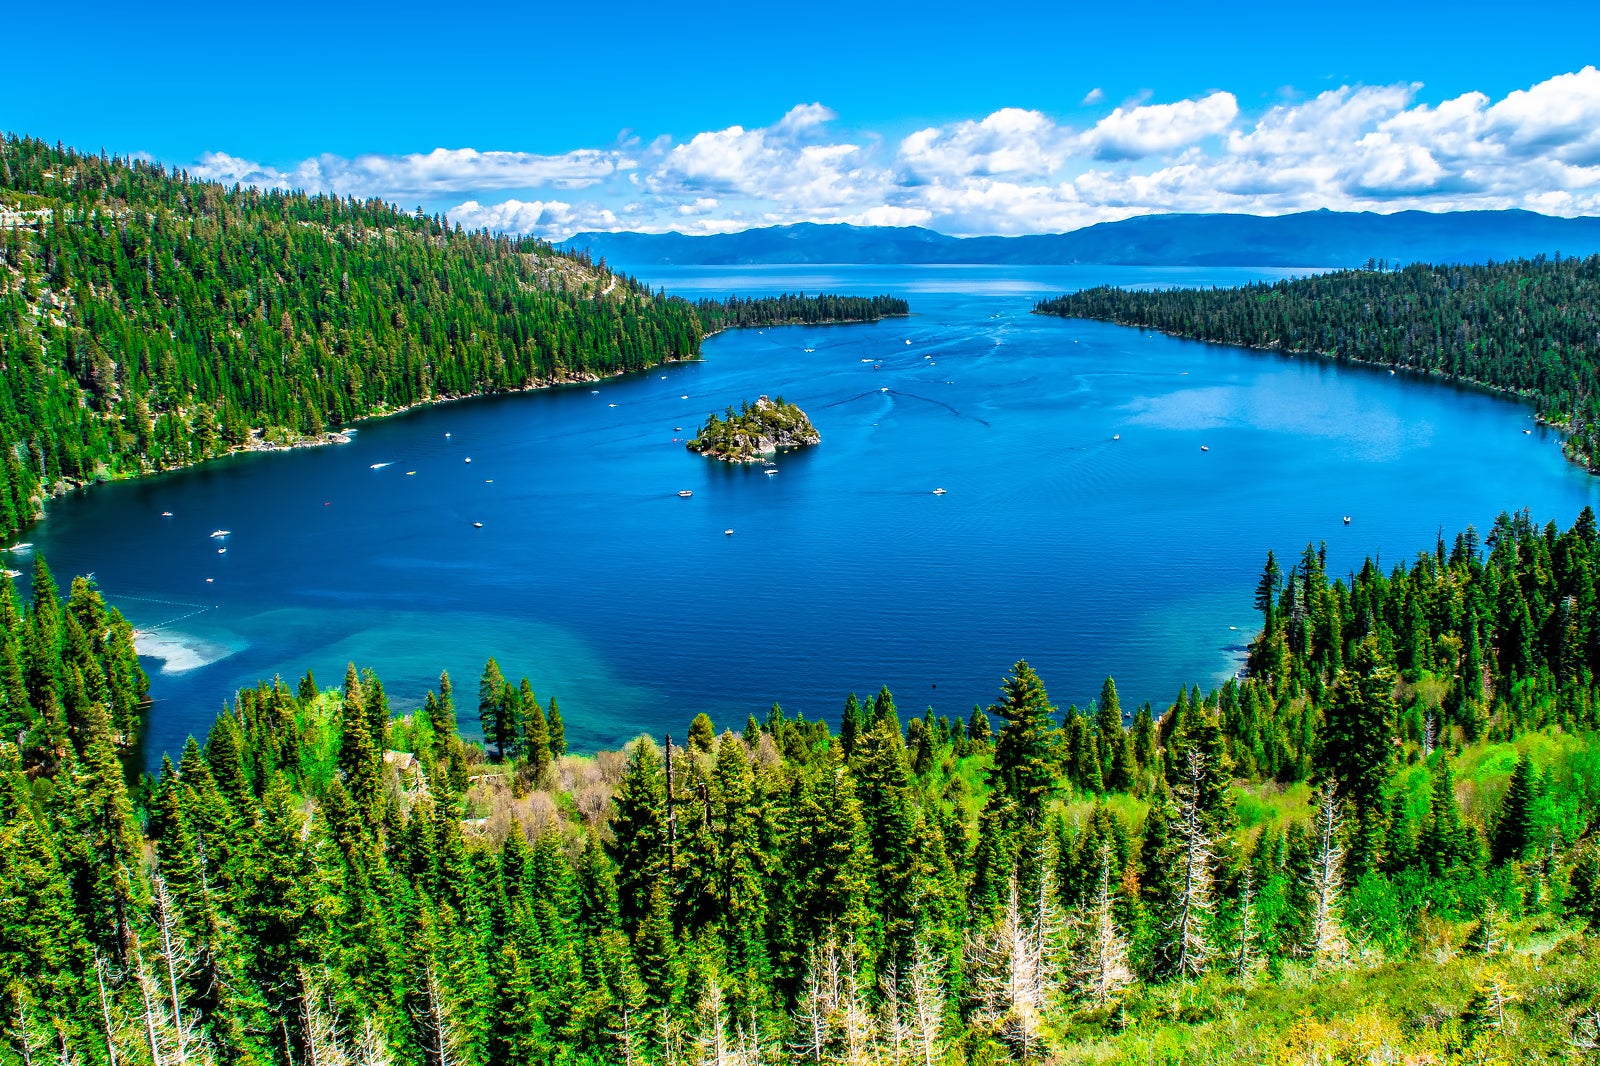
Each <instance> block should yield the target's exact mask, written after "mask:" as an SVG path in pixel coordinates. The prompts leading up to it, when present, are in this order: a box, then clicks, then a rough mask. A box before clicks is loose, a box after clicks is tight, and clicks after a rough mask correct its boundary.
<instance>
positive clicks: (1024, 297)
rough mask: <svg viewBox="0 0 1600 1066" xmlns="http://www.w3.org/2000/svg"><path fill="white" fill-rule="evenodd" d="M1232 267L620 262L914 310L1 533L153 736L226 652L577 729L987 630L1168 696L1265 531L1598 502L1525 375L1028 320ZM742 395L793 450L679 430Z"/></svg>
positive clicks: (714, 700)
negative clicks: (77, 622) (90, 614)
mask: <svg viewBox="0 0 1600 1066" xmlns="http://www.w3.org/2000/svg"><path fill="white" fill-rule="evenodd" d="M1257 276H1264V275H1262V274H1261V273H1259V272H1252V271H1239V270H1209V271H1206V270H1151V269H1145V270H1134V269H1112V268H1098V267H1097V268H1070V267H1069V268H1041V269H1036V270H1030V269H1024V268H965V267H934V268H813V269H805V270H796V269H795V268H781V269H773V268H760V269H757V268H742V269H739V268H734V269H728V270H706V269H699V268H697V269H695V270H693V271H690V270H687V269H683V270H677V271H672V270H662V271H654V272H653V277H652V280H653V281H659V282H661V283H662V284H664V285H665V286H666V287H667V288H668V289H669V290H671V291H680V292H683V293H684V294H686V295H690V296H695V295H701V294H705V293H715V294H726V293H728V292H734V291H737V292H739V293H741V294H757V293H761V292H777V291H782V290H786V289H787V290H791V291H792V290H794V289H797V288H804V289H806V290H808V291H818V290H819V289H823V288H826V289H827V290H829V291H850V292H858V293H865V294H870V293H877V292H893V293H896V294H899V295H904V296H906V297H907V298H908V299H910V300H911V302H912V308H913V310H914V312H916V313H915V314H914V316H913V317H912V318H910V319H903V320H895V321H889V322H884V323H879V324H876V325H870V326H833V327H816V328H809V327H786V328H782V329H773V330H765V331H761V332H757V331H744V332H736V333H728V334H724V335H722V336H719V337H716V338H713V339H711V340H710V341H708V342H707V344H706V346H705V359H704V360H703V361H702V362H699V363H696V364H690V365H683V366H677V367H670V368H663V369H661V370H658V371H655V372H652V373H649V374H644V375H639V376H636V377H633V378H628V379H619V380H615V381H610V382H607V383H604V384H601V385H597V386H594V387H593V388H592V389H591V388H590V387H577V388H567V389H560V390H549V391H545V392H540V393H533V394H524V395H518V396H509V397H496V398H489V399H484V400H475V401H465V402H460V403H452V404H446V405H441V406H438V407H435V408H431V409H428V410H424V411H417V412H412V413H409V414H406V415H403V416H400V417H397V418H393V419H388V420H384V421H380V422H373V423H368V424H365V425H363V426H361V427H360V431H359V433H358V434H357V435H356V438H355V440H354V442H353V443H351V444H349V445H344V446H339V447H332V448H322V449H311V450H304V451H297V452H293V453H288V454H281V455H256V456H241V457H237V458H233V459H229V460H225V461H221V462H218V463H213V464H210V465H208V466H205V467H202V468H199V469H196V470H191V471H185V472H180V473H176V474H172V475H166V476H162V477H159V478H154V479H150V480H147V481H143V482H139V483H133V484H118V485H106V486H100V487H97V488H95V489H93V490H91V491H88V492H85V493H81V494H78V495H75V496H73V497H71V498H69V499H65V500H61V501H57V502H55V503H53V504H52V506H51V507H50V514H49V517H48V519H47V520H46V521H44V522H43V523H41V524H39V525H38V526H36V527H35V528H34V529H32V530H30V531H29V533H28V534H27V535H26V539H29V540H31V541H33V542H34V543H35V544H36V545H37V546H38V548H39V549H41V550H43V551H46V552H48V553H49V558H50V561H51V565H52V567H53V568H54V569H55V570H56V572H57V573H58V575H60V576H62V577H63V578H65V577H66V576H67V575H68V574H71V573H81V572H86V571H93V572H94V573H95V576H96V580H97V581H98V582H99V584H100V586H101V587H102V588H103V589H104V590H105V592H106V593H107V595H108V596H109V597H110V598H111V599H113V600H114V601H115V602H117V603H118V604H119V605H120V606H122V608H123V609H124V611H125V612H126V613H127V614H128V615H129V616H130V618H132V619H133V621H134V623H135V624H136V625H138V626H140V627H142V628H145V629H147V630H151V631H152V636H151V637H149V638H148V639H147V641H146V644H145V646H146V647H147V648H148V649H149V650H151V651H153V652H157V653H159V654H160V655H161V656H164V658H154V657H153V658H148V659H146V661H145V665H146V668H147V669H148V670H150V672H151V674H152V690H153V694H154V696H155V698H156V707H155V710H154V712H153V715H152V720H151V728H150V737H149V741H150V743H149V750H150V752H151V756H152V758H159V753H160V752H161V751H163V750H169V749H171V748H174V747H176V746H177V745H180V744H181V743H182V741H183V738H184V737H185V736H186V735H188V734H190V733H202V732H203V730H204V729H205V727H206V725H207V724H208V723H209V721H210V720H211V718H212V717H213V716H214V715H215V713H216V711H217V710H218V708H220V706H221V705H222V702H223V700H224V699H225V698H227V696H228V695H229V694H230V693H231V692H232V691H233V690H234V689H235V688H236V687H237V686H239V685H242V684H248V683H251V682H253V681H255V680H256V679H258V678H264V677H266V678H269V677H271V676H272V675H273V674H274V673H281V674H282V675H283V676H284V677H285V679H287V680H290V681H293V680H294V678H296V677H298V676H299V675H300V674H301V673H302V672H303V671H304V670H305V669H306V668H308V667H309V668H311V669H313V670H314V671H315V672H316V675H317V677H318V678H319V680H321V681H322V682H324V683H334V682H337V681H338V680H339V679H340V678H341V677H342V676H343V671H344V664H345V663H346V662H347V661H349V660H354V661H355V662H357V663H358V664H360V665H363V666H372V667H374V668H376V669H377V670H378V672H379V673H380V675H381V676H382V677H383V678H384V681H385V685H386V688H387V690H388V692H389V695H390V698H391V701H392V702H393V703H394V705H395V706H396V708H397V709H398V708H404V707H408V706H414V705H415V704H417V703H418V702H420V699H421V696H422V694H423V692H424V691H425V690H426V689H427V688H428V687H430V686H431V685H433V684H434V679H435V678H436V677H437V674H438V672H439V670H440V669H442V668H448V669H449V670H450V672H451V674H452V676H453V677H454V678H455V679H456V682H457V686H458V689H459V691H460V694H461V697H462V699H461V703H462V704H463V705H465V704H467V703H474V704H475V692H476V679H477V674H478V672H479V671H480V670H481V668H482V665H483V660H484V658H485V656H487V655H490V654H492V655H495V656H496V657H497V658H498V659H499V660H500V662H501V665H502V667H503V668H504V670H505V672H506V673H507V674H508V675H510V676H512V677H514V678H515V677H520V676H521V675H523V674H527V675H528V676H529V678H530V679H531V681H532V683H533V685H534V688H535V690H536V691H537V692H538V693H539V695H540V696H541V697H545V698H548V697H549V696H552V695H554V696H556V697H558V698H559V700H560V702H561V705H562V708H563V711H564V714H565V716H566V719H567V723H568V734H569V737H570V738H571V740H572V742H573V743H574V744H575V745H576V746H578V747H580V748H593V747H596V746H601V745H609V744H615V743H617V742H620V741H622V740H625V739H626V738H628V737H630V736H632V735H635V734H637V733H639V732H641V731H645V730H652V731H655V732H657V733H661V732H665V731H667V730H675V731H681V730H682V729H683V728H684V727H685V726H686V724H687V722H688V720H689V718H690V717H691V716H692V715H693V714H695V713H696V712H698V711H702V710H704V711H708V712H710V713H711V714H712V716H713V717H714V718H715V719H716V720H717V722H718V724H719V726H720V725H731V726H734V727H735V728H738V727H741V726H742V724H743V722H744V719H745V716H746V715H747V714H750V713H755V714H757V715H763V714H764V713H765V711H766V709H767V708H768V707H770V706H771V704H772V703H773V701H775V700H776V701H779V702H781V703H782V704H783V706H784V707H785V709H786V710H788V711H790V712H794V711H804V712H805V713H806V715H807V716H809V717H814V716H816V715H828V716H833V715H836V714H837V712H838V710H839V708H840V707H841V706H842V703H843V700H844V697H845V695H846V693H848V692H849V691H851V690H856V691H858V692H862V693H866V692H871V691H876V690H877V688H878V686H879V685H880V684H885V683H887V684H888V685H889V686H890V688H891V689H892V690H893V691H894V693H895V695H896V698H897V701H898V702H899V704H900V706H901V708H902V713H903V714H906V713H916V712H920V711H921V710H922V709H923V708H924V707H925V706H929V705H932V706H933V707H935V708H936V709H937V710H938V711H939V712H940V713H952V714H954V713H962V714H964V713H966V712H968V711H970V709H971V707H972V705H973V703H974V702H978V701H984V702H987V701H989V700H990V699H992V698H993V696H994V694H995V692H996V691H997V688H998V685H999V682H1000V679H1001V677H1002V676H1003V675H1004V674H1005V673H1006V672H1007V670H1008V669H1009V667H1010V665H1011V664H1012V663H1013V662H1014V661H1015V660H1016V659H1017V658H1019V657H1026V658H1028V659H1029V660H1030V661H1032V662H1033V663H1034V665H1035V666H1036V667H1037V668H1038V669H1039V671H1040V673H1041V675H1042V676H1043V678H1044V680H1045V682H1046V684H1047V686H1048V687H1049V689H1050V691H1051V694H1052V696H1053V697H1054V698H1055V700H1056V702H1058V703H1060V704H1062V705H1065V704H1066V703H1068V702H1071V701H1076V702H1079V703H1086V702H1087V701H1088V700H1089V699H1090V698H1091V697H1092V696H1093V695H1094V694H1095V693H1096V692H1097V691H1098V689H1099V685H1100V682H1101V680H1102V679H1103V678H1104V677H1105V676H1106V675H1107V674H1108V673H1109V674H1112V675H1114V676H1115V677H1116V678H1117V682H1118V686H1119V688H1120V689H1121V690H1122V693H1123V699H1124V703H1125V704H1132V703H1134V702H1136V701H1142V700H1145V699H1150V700H1153V701H1157V702H1158V703H1164V702H1167V701H1170V699H1171V698H1172V696H1173V695H1174V694H1175V693H1176V691H1177V688H1178V686H1179V685H1180V684H1187V683H1191V682H1197V683H1199V684H1201V685H1202V686H1209V685H1210V684H1212V683H1214V682H1216V681H1218V680H1219V679H1221V678H1223V677H1226V676H1227V675H1228V674H1229V673H1230V672H1231V671H1232V670H1233V669H1234V667H1235V664H1236V662H1237V659H1238V654H1239V651H1240V649H1241V647H1242V645H1243V644H1244V642H1245V641H1246V640H1247V639H1248V638H1249V636H1250V635H1251V633H1252V632H1253V630H1254V626H1255V624H1256V619H1255V616H1254V614H1253V612H1252V610H1251V608H1250V602H1251V588H1252V586H1253V584H1254V581H1255V578H1256V576H1257V575H1258V574H1259V572H1260V568H1261V564H1262V561H1263V558H1264V556H1265V553H1266V551H1267V549H1268V548H1272V549H1274V550H1276V551H1277V552H1278V553H1279V556H1280V558H1283V557H1285V556H1288V557H1291V558H1292V557H1293V556H1295V555H1297V553H1298V552H1299V550H1300V549H1301V548H1303V547H1304V546H1305V544H1306V543H1307V542H1308V541H1312V542H1316V541H1324V540H1325V541H1326V542H1327V547H1328V558H1329V566H1330V569H1331V570H1332V571H1333V572H1335V573H1339V572H1343V571H1345V570H1348V569H1349V568H1350V567H1352V566H1355V565H1357V564H1358V563H1359V561H1360V560H1361V558H1363V557H1364V556H1365V555H1367V554H1368V553H1372V552H1379V553H1381V555H1382V558H1383V559H1384V560H1385V561H1386V562H1394V561H1399V560H1403V559H1409V558H1410V557H1411V556H1413V555H1414V554H1415V553H1416V552H1417V551H1419V550H1424V549H1431V548H1432V546H1433V543H1434V537H1435V535H1436V532H1437V531H1438V530H1440V529H1441V528H1442V529H1443V530H1445V531H1446V533H1447V534H1449V533H1453V531H1455V530H1456V529H1459V528H1461V527H1463V526H1465V525H1466V524H1467V523H1476V524H1477V525H1478V526H1479V527H1480V528H1486V527H1487V526H1488V524H1489V523H1490V522H1491V521H1492V520H1493V518H1494V516H1495V514H1496V513H1498V512H1499V511H1501V510H1509V509H1518V508H1522V507H1527V508H1530V509H1531V511H1532V513H1533V515H1534V516H1535V518H1537V519H1538V520H1539V521H1541V522H1542V521H1545V520H1548V519H1555V520H1556V521H1557V522H1559V523H1561V524H1563V525H1565V524H1567V523H1570V522H1571V521H1572V519H1573V518H1574V517H1576V515H1577V514H1578V512H1579V510H1580V509H1581V508H1582V507H1583V506H1584V505H1586V504H1589V505H1594V504H1600V479H1595V478H1591V477H1589V476H1587V475H1585V474H1584V473H1582V472H1581V471H1579V470H1577V469H1575V468H1573V467H1572V466H1570V465H1569V464H1567V463H1566V462H1565V461H1564V460H1563V459H1562V457H1561V454H1560V448H1559V442H1558V440H1557V439H1556V437H1555V436H1554V435H1553V434H1550V433H1548V432H1546V431H1544V430H1542V429H1540V428H1539V427H1537V426H1535V425H1534V424H1533V422H1532V419H1531V412H1530V410H1529V409H1527V408H1526V407H1524V406H1522V405H1519V404H1515V403H1511V402H1508V401H1506V400H1502V399H1497V398H1494V397H1490V396H1487V395H1484V394H1481V393H1478V392H1474V391H1470V390H1463V389H1457V388H1453V387H1449V386H1444V385H1440V384H1437V383H1432V382H1426V381H1417V380H1408V379H1406V378H1403V377H1396V376H1393V375H1390V374H1388V373H1387V372H1384V371H1375V370H1370V369H1360V368H1336V367H1331V366H1327V365H1324V364H1320V363H1313V362H1309V361H1306V360H1299V359H1293V358H1286V357H1281V356H1274V355H1268V354H1263V353H1257V352H1248V351H1243V350H1239V349H1231V348H1222V347H1217V346H1209V345H1203V344H1198V343H1191V342H1186V341H1179V340H1174V339H1172V338H1168V337H1164V336H1159V335H1155V334H1150V333H1143V332H1140V331H1137V330H1127V329H1119V328H1117V327H1112V326H1106V325H1101V324H1097V323H1088V322H1078V321H1063V320H1059V319H1048V318H1039V317H1035V316H1032V315H1030V314H1028V309H1029V308H1030V307H1031V305H1032V303H1033V301H1034V300H1035V299H1037V298H1038V297H1039V296H1041V295H1047V294H1052V293H1057V292H1061V291H1064V290H1066V289H1071V288H1076V287H1079V286H1082V285H1088V284H1095V283H1098V282H1100V281H1102V280H1109V281H1115V282H1119V283H1125V284H1168V283H1185V284H1187V283H1196V282H1202V283H1219V284H1220V283H1231V282H1235V281H1238V280H1242V279H1244V278H1246V277H1257ZM908 341H909V343H907V342H908ZM759 393H768V394H772V395H778V394H782V395H783V396H784V397H785V398H786V399H789V400H792V401H794V402H796V403H798V404H800V406H801V407H803V408H804V409H805V410H806V411H807V412H808V413H809V414H810V415H811V416H812V419H813V421H814V422H815V423H816V424H817V426H818V428H819V429H820V431H821V433H822V436H823V442H822V444H821V445H819V446H818V447H816V448H814V449H810V450H808V451H806V452H804V453H801V454H795V455H786V456H780V457H779V458H778V460H777V466H776V469H777V471H778V473H777V474H776V475H775V476H767V475H766V474H765V473H764V472H763V471H762V469H760V468H753V469H752V468H732V467H728V466H725V465H722V464H717V463H713V462H711V461H708V460H704V459H702V458H700V457H698V456H695V455H692V454H690V453H688V452H686V451H685V450H684V448H683V444H682V442H681V440H678V441H674V438H675V437H676V438H684V437H686V436H688V435H690V434H692V431H693V429H694V428H695V426H696V425H698V423H699V422H700V421H701V420H702V419H703V418H704V417H705V416H706V414H708V413H709V412H711V411H717V410H721V409H722V408H723V407H724V406H726V405H729V404H737V403H738V402H739V401H741V400H743V399H749V398H753V397H754V396H755V395H757V394H759ZM684 397H687V398H684ZM679 427H681V429H680V428H679ZM1524 429H1530V430H1532V432H1531V433H1527V434H1525V433H1524V432H1523V430H1524ZM1116 437H1120V439H1115V438H1116ZM1202 445H1204V446H1205V447H1206V448H1207V449H1209V450H1207V451H1204V452H1202V451H1201V446H1202ZM468 457H470V458H471V459H472V462H471V463H467V462H466V461H465V460H466V459H467V458H468ZM375 464H387V465H377V466H376V467H375ZM408 471H415V473H414V474H411V475H409V476H408V474H407V472H408ZM935 488H944V489H945V490H946V493H945V494H944V495H935V494H934V493H933V491H932V490H933V489H935ZM681 489H689V490H692V492H693V496H692V497H690V498H687V499H683V498H680V497H679V496H678V495H677V493H678V491H679V490H681ZM163 511H171V512H172V513H173V516H172V517H171V518H163V517H161V513H162V512H163ZM1346 514H1348V515H1350V516H1351V517H1352V521H1351V523H1350V524H1349V525H1348V526H1347V525H1345V524H1344V522H1343V517H1342V516H1344V515H1346ZM474 522H481V523H482V527H481V528H475V527H474V526H473V523H474ZM730 528H731V529H733V530H734V533H733V534H732V535H731V536H730V535H727V534H725V533H724V530H726V529H730ZM217 529H227V530H229V531H230V535H229V536H228V537H227V538H226V540H225V541H218V540H215V539H213V538H211V537H210V536H209V534H210V533H211V532H212V531H213V530H217ZM224 545H225V546H226V547H227V549H228V550H227V553H226V554H221V555H219V554H218V553H217V548H218V547H219V546H224ZM12 565H13V566H16V565H17V564H16V563H15V562H14V563H12ZM208 578H210V579H211V580H210V581H209V582H208V581H207V579H208ZM463 711H464V717H466V714H465V712H466V707H465V706H463Z"/></svg>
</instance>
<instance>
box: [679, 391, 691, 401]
mask: <svg viewBox="0 0 1600 1066" xmlns="http://www.w3.org/2000/svg"><path fill="white" fill-rule="evenodd" d="M688 398H689V394H688V393H687V392H686V393H684V394H683V395H682V396H679V397H678V399H680V400H687V399H688Z"/></svg>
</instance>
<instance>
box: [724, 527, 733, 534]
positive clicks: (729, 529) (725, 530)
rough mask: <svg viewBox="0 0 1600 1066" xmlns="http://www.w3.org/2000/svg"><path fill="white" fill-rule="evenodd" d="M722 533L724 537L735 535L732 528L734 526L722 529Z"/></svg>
mask: <svg viewBox="0 0 1600 1066" xmlns="http://www.w3.org/2000/svg"><path fill="white" fill-rule="evenodd" d="M722 535H723V536H724V537H731V536H733V528H732V527H731V526H730V527H729V528H727V529H724V530H723V531H722Z"/></svg>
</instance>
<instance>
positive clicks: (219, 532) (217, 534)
mask: <svg viewBox="0 0 1600 1066" xmlns="http://www.w3.org/2000/svg"><path fill="white" fill-rule="evenodd" d="M228 532H229V531H228V530H226V529H213V530H212V531H211V535H212V537H226V536H227V535H228Z"/></svg>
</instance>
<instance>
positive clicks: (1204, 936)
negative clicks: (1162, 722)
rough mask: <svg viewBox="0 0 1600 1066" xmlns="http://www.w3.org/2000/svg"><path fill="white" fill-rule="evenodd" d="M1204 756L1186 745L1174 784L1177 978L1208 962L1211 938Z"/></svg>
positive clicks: (1195, 971)
mask: <svg viewBox="0 0 1600 1066" xmlns="http://www.w3.org/2000/svg"><path fill="white" fill-rule="evenodd" d="M1205 765H1206V760H1205V755H1204V754H1203V753H1202V752H1201V751H1199V750H1198V749H1196V748H1190V749H1189V753H1188V759H1187V761H1186V763H1185V767H1184V780H1183V782H1182V783H1181V784H1180V785H1179V786H1178V824H1177V826H1176V832H1177V837H1178V844H1179V852H1178V862H1179V864H1180V865H1181V867H1182V869H1181V871H1180V876H1179V878H1178V898H1177V900H1176V904H1177V905H1176V907H1174V913H1173V918H1172V960H1173V966H1174V969H1175V970H1176V971H1177V973H1178V976H1180V977H1192V976H1199V974H1200V973H1202V972H1203V971H1204V970H1205V968H1206V966H1207V965H1208V964H1209V963H1210V962H1211V938H1210V936H1209V935H1208V933H1207V930H1206V925H1207V923H1208V922H1210V920H1211V913H1212V908H1213V906H1214V901H1213V899H1212V894H1211V888H1212V884H1211V859H1212V856H1211V849H1212V847H1213V846H1214V842H1213V841H1212V839H1211V833H1210V830H1209V829H1208V828H1207V826H1206V820H1205V812H1204V811H1202V810H1201V809H1200V795H1201V782H1202V780H1203V778H1204V775H1205Z"/></svg>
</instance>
